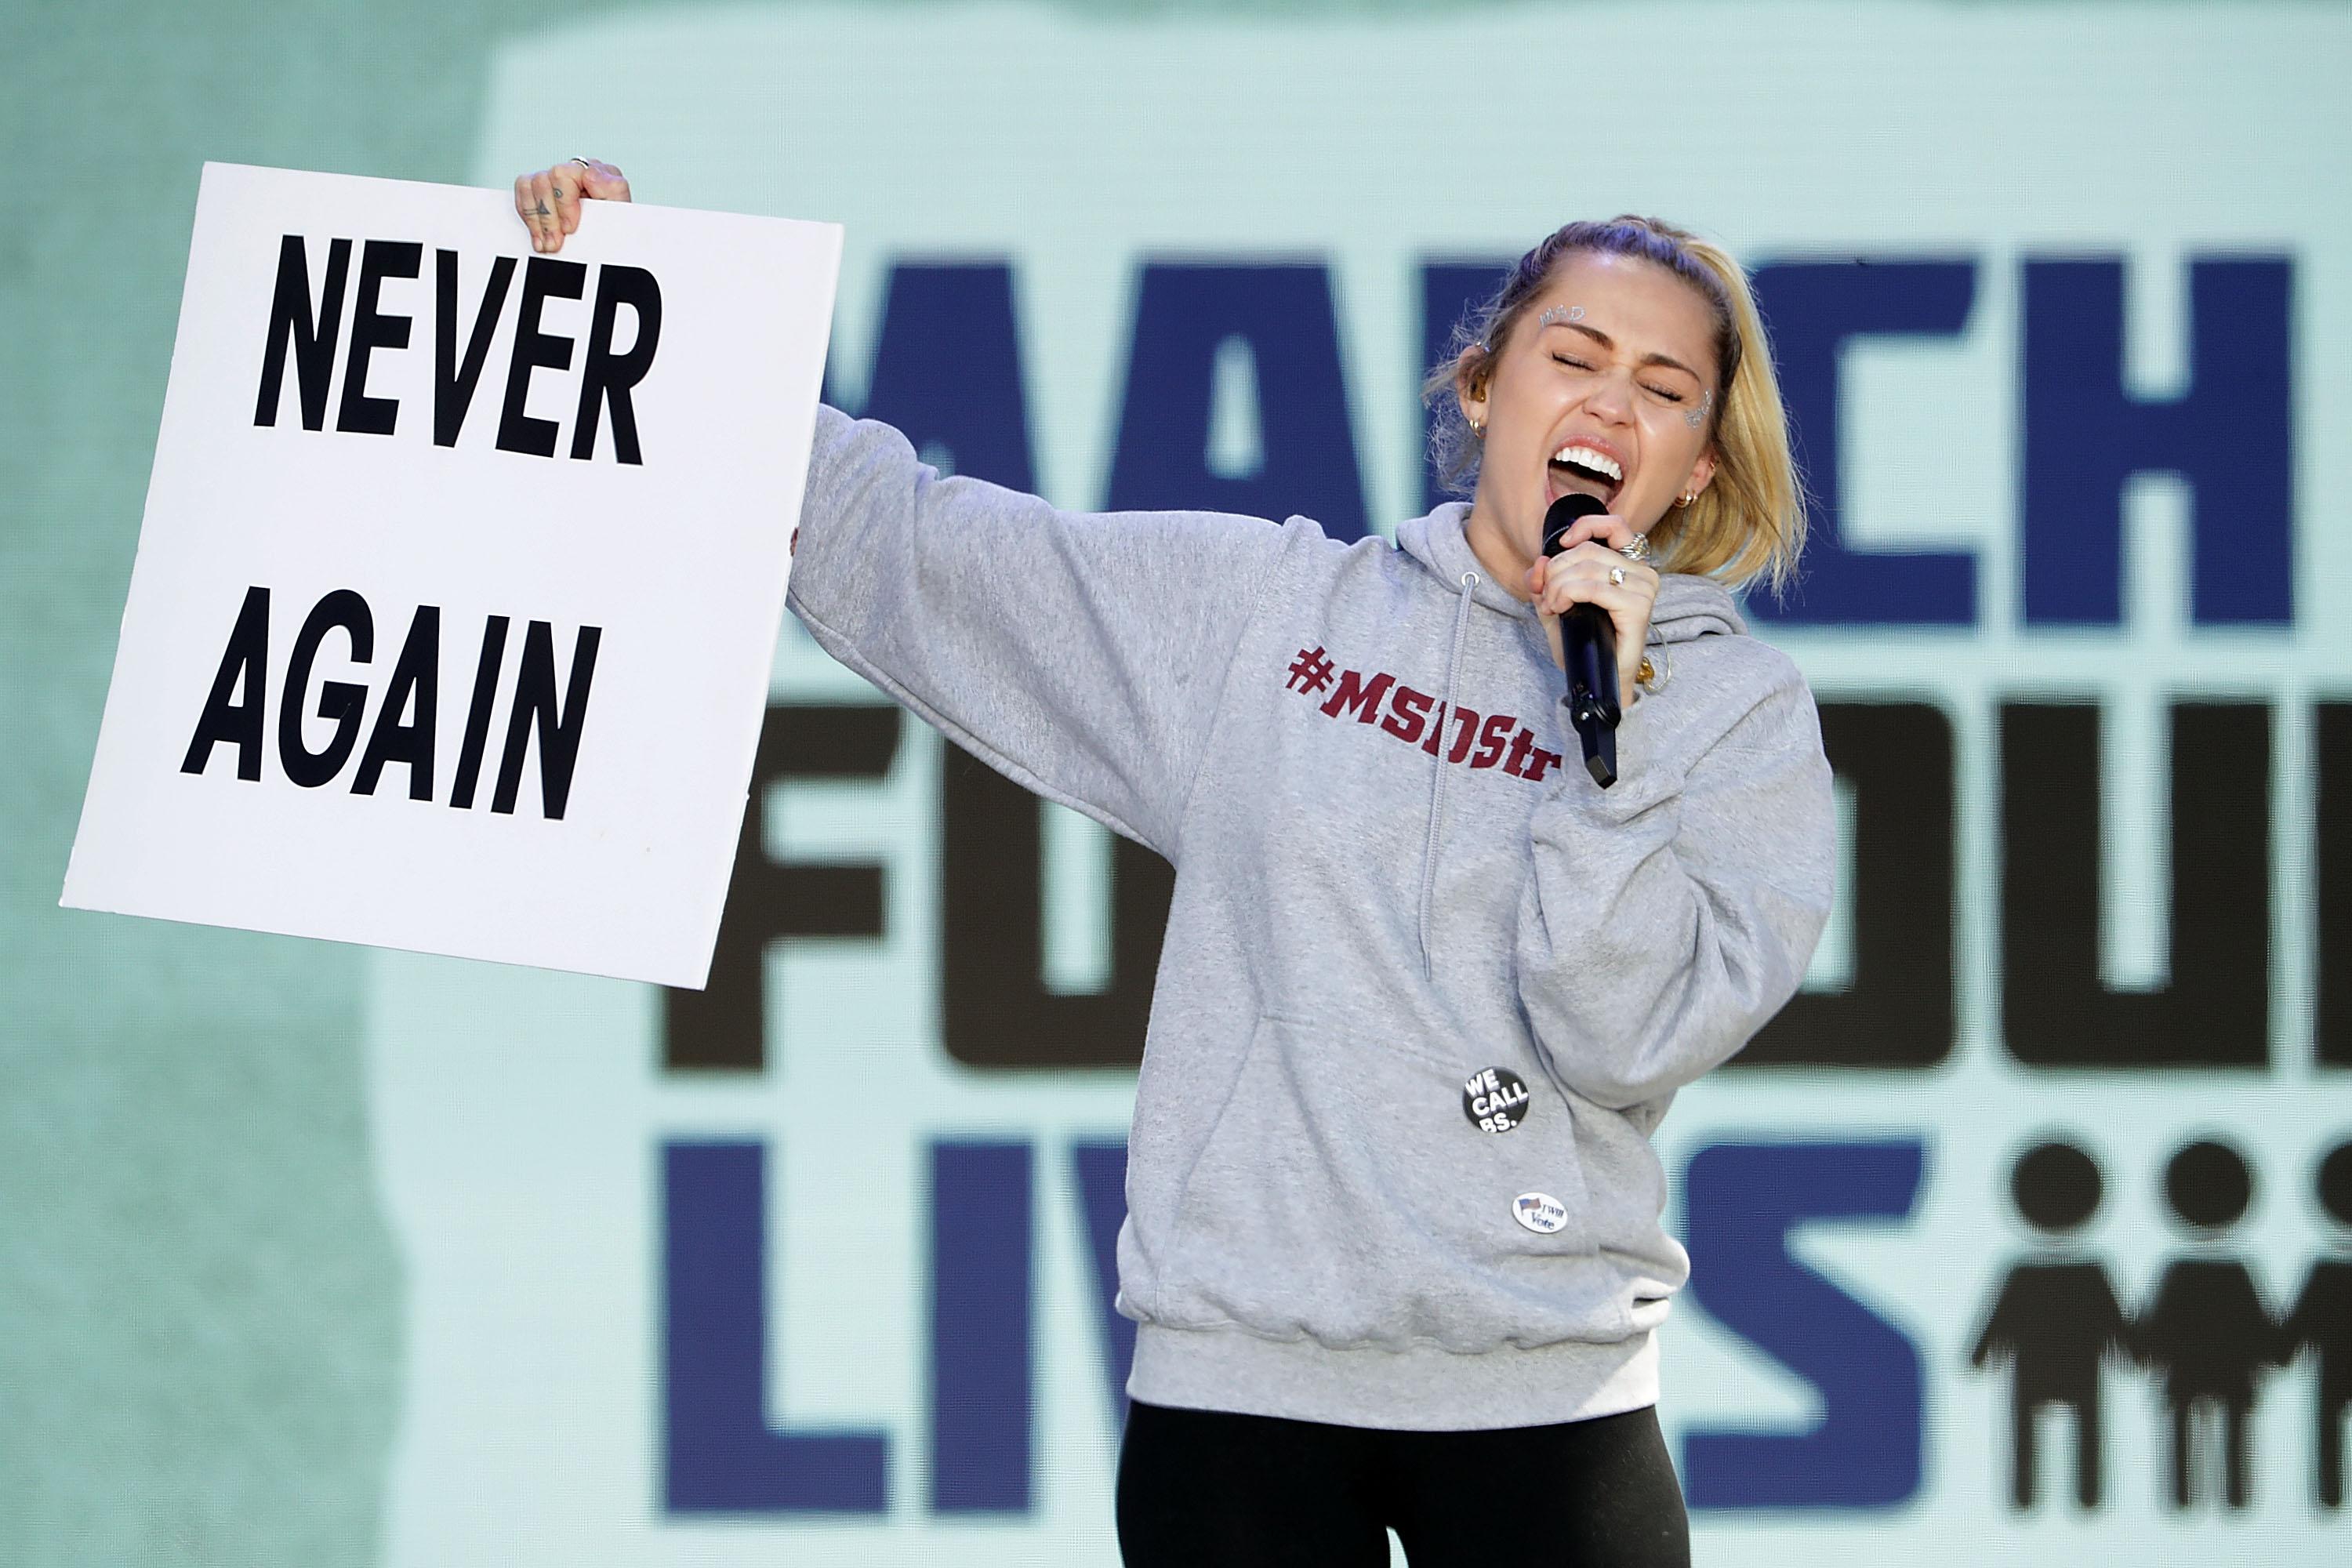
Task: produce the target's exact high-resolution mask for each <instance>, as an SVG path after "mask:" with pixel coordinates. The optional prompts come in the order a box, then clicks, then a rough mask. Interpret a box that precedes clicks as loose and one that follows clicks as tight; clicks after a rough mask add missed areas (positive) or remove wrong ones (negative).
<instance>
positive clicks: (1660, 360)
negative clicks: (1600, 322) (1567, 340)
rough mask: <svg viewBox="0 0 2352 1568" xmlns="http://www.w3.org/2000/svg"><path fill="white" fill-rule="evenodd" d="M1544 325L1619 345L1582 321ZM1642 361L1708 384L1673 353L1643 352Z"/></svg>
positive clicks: (1604, 345) (1603, 344)
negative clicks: (1662, 366) (1566, 329)
mask: <svg viewBox="0 0 2352 1568" xmlns="http://www.w3.org/2000/svg"><path fill="white" fill-rule="evenodd" d="M1544 325H1546V326H1549V327H1566V328H1568V329H1569V330H1570V331H1578V332H1582V333H1583V334H1584V335H1585V336H1586V337H1588V338H1591V340H1592V341H1593V342H1596V343H1599V344H1600V345H1601V347H1602V348H1604V349H1613V348H1615V347H1616V346H1617V340H1616V339H1614V338H1612V337H1611V336H1610V335H1609V334H1608V333H1607V332H1604V331H1601V329H1600V328H1598V327H1590V326H1587V325H1585V324H1584V323H1583V322H1582V321H1547V322H1545V323H1544ZM1642 363H1643V364H1645V365H1647V364H1662V365H1664V366H1665V367H1666V368H1667V369H1669V370H1678V371H1680V372H1682V373H1683V374H1685V375H1686V376H1689V377H1690V378H1691V379H1692V380H1693V381H1695V382H1697V383H1698V384H1700V385H1701V386H1705V385H1706V377H1705V376H1703V375H1701V374H1699V373H1698V372H1696V371H1695V370H1693V369H1691V367H1690V366H1688V365H1686V364H1685V363H1683V362H1682V361H1680V360H1678V359H1676V358H1675V357H1674V356H1673V355H1672V354H1660V353H1648V354H1643V356H1642Z"/></svg>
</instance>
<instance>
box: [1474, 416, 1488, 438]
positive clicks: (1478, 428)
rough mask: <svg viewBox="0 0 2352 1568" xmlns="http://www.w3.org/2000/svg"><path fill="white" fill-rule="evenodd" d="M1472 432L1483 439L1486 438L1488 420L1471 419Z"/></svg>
mask: <svg viewBox="0 0 2352 1568" xmlns="http://www.w3.org/2000/svg"><path fill="white" fill-rule="evenodd" d="M1470 434H1471V435H1472V436H1474V437H1477V438H1478V439H1479V440H1481V441H1483V440H1485V439H1486V421H1485V420H1483V419H1473V420H1472V421H1470Z"/></svg>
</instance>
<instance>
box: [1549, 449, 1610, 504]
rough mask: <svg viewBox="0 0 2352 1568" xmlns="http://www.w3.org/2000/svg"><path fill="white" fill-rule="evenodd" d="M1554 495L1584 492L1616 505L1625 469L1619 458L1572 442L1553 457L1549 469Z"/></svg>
mask: <svg viewBox="0 0 2352 1568" xmlns="http://www.w3.org/2000/svg"><path fill="white" fill-rule="evenodd" d="M1548 467H1549V470H1550V473H1551V484H1552V490H1553V492H1554V494H1555V495H1568V494H1570V493H1573V492H1582V493H1583V494H1585V495H1589V496H1598V497H1600V498H1601V500H1602V501H1603V502H1604V503H1613V502H1614V501H1615V500H1616V499H1617V492H1618V491H1619V490H1621V489H1623V488H1624V484H1625V469H1624V467H1623V465H1622V464H1620V463H1619V462H1618V461H1617V459H1616V458H1612V457H1611V456H1610V455H1609V454H1608V453H1606V452H1603V451H1601V450H1599V449H1598V448H1596V447H1588V446H1586V445H1584V444H1583V443H1581V442H1576V441H1571V442H1570V443H1569V444H1568V445H1567V446H1565V447H1561V448H1560V449H1559V451H1557V452H1554V453H1553V454H1552V455H1551V461H1550V463H1549V465H1548Z"/></svg>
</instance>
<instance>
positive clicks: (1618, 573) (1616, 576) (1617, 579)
mask: <svg viewBox="0 0 2352 1568" xmlns="http://www.w3.org/2000/svg"><path fill="white" fill-rule="evenodd" d="M1609 582H1610V584H1611V585H1612V587H1618V588H1622V587H1623V586H1624V585H1625V568H1623V567H1622V566H1612V567H1611V568H1609Z"/></svg>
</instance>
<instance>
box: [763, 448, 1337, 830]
mask: <svg viewBox="0 0 2352 1568" xmlns="http://www.w3.org/2000/svg"><path fill="white" fill-rule="evenodd" d="M802 505H803V510H802V516H801V528H800V536H799V541H798V543H797V545H796V547H795V551H794V555H793V579H792V594H791V597H790V603H791V605H792V609H793V614H794V615H796V616H799V617H800V618H801V621H802V623H803V625H805V626H807V627H808V629H809V631H810V632H811V633H812V634H813V635H814V637H816V639H817V641H818V642H819V643H821V644H823V645H824V647H825V649H826V651H828V652H830V653H831V654H832V655H833V656H834V657H835V658H838V659H840V660H841V661H842V662H843V663H844V664H846V665H848V666H849V667H850V668H853V669H855V670H856V671H857V672H858V673H859V674H861V675H863V676H865V677H866V679H869V680H871V681H873V682H874V683H875V684H876V685H877V686H879V687H881V688H882V689H884V690H886V691H887V692H889V693H890V695H891V696H892V697H894V698H896V699H898V700H899V701H901V702H903V703H905V704H906V705H907V706H908V708H910V709H912V710H914V711H915V712H916V713H917V714H919V715H920V716H921V717H922V718H923V719H925V720H926V721H929V722H930V723H931V724H933V725H935V726H937V727H938V728H939V729H940V730H941V731H945V732H946V734H947V735H948V736H949V738H950V739H951V740H953V741H955V742H956V743H957V744H959V745H961V746H963V747H964V748H965V749H966V750H968V751H971V752H973V753H974V754H975V755H978V756H980V757H981V758H982V759H983V760H985V761H986V762H987V763H990V765H992V766H993V767H995V768H996V769H998V770H999V771H1000V772H1002V773H1005V774H1006V775H1008V776H1009V777H1011V778H1013V779H1014V780H1016V781H1018V782H1019V783H1021V784H1025V785H1027V786H1028V787H1029V788H1031V789H1034V790H1036V791H1038V792H1039V793H1040V794H1043V795H1049V796H1051V797H1053V798H1055V799H1056V800H1060V801H1062V802H1064V803H1065V804H1066V805H1074V806H1076V807H1077V808H1078V809H1080V810H1082V811H1085V812H1087V814H1088V815H1089V816H1094V817H1096V818H1097V819H1098V820H1100V821H1102V822H1103V823H1105V824H1107V825H1108V826H1110V827H1112V828H1115V829H1117V830H1118V832H1121V833H1124V834H1126V835H1127V836H1129V837H1131V838H1135V839H1138V840H1139V841H1140V842H1142V843H1145V844H1148V845H1150V846H1151V847H1153V848H1155V849H1158V850H1160V852H1161V853H1162V854H1166V855H1169V856H1171V857H1172V856H1173V855H1174V854H1175V852H1176V836H1177V827H1178V824H1179V823H1180V822H1181V817H1182V814H1183V804H1184V797H1185V795H1186V794H1187V792H1188V791H1189V789H1190V787H1191V784H1192V774H1193V771H1194V768H1195V766H1196V765H1197V763H1198V762H1199V759H1200V756H1201V751H1202V745H1203V743H1204V742H1205V741H1206V739H1207V735H1208V730H1209V726H1210V723H1211V721H1212V720H1213V716H1214V711H1215V706H1216V702H1217V700H1218V694H1219V692H1220V690H1221V689H1222V688H1223V682H1224V677H1225V669H1226V666H1227V665H1228V663H1229V662H1230V661H1231V659H1232V656H1233V651H1234V645H1235V644H1236V643H1237V642H1238V641H1239V640H1240V637H1241V634H1242V628H1243V627H1244V626H1246V625H1247V624H1248V621H1249V618H1250V616H1251V615H1252V614H1253V613H1254V612H1255V607H1256V605H1257V601H1258V598H1259V596H1260V595H1261V594H1263V593H1264V592H1265V590H1266V588H1267V586H1268V584H1270V583H1272V582H1273V581H1274V579H1275V577H1276V574H1277V572H1278V571H1279V565H1280V560H1281V557H1282V552H1284V550H1285V549H1286V548H1287V547H1290V546H1291V545H1293V544H1300V545H1304V544H1306V543H1307V540H1308V537H1309V536H1313V537H1317V538H1319V535H1318V534H1316V532H1315V530H1314V529H1313V527H1312V525H1311V524H1304V523H1302V524H1295V525H1293V526H1292V527H1289V528H1277V527H1276V526H1275V525H1274V524H1272V523H1270V522H1265V521H1260V520H1258V519H1255V518H1244V517H1233V516H1228V515H1224V514H1222V513H1215V512H1108V513H1090V512H1066V511H1060V510H1055V508H1054V507H1052V506H1050V505H1048V504H1047V503H1046V502H1045V501H1043V500H1039V499H1038V498H1037V497H1035V496H1032V495H1024V494H1022V493H1020V492H1019V491H1017V490H1009V489H1003V488H1001V487H999V486H996V485H992V484H986V483H983V482H982V481H980V480H978V479H942V478H940V475H939V474H938V473H937V472H936V471H935V470H933V469H932V468H930V467H929V465H927V464H925V463H922V462H920V461H919V460H918V459H917V458H916V457H915V454H914V452H913V451H912V449H910V448H909V447H908V444H907V439H906V437H903V436H901V435H900V434H899V433H898V431H896V430H894V429H892V428H891V427H890V426H887V425H880V424H875V423H873V422H871V421H862V420H852V419H850V418H848V417H847V416H844V415H842V414H840V413H837V412H835V410H833V409H830V408H820V409H819V410H818V411H817V424H816V441H815V446H814V450H813V452H812V454H811V457H810V462H809V479H808V489H807V494H806V499H805V500H803V503H802Z"/></svg>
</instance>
